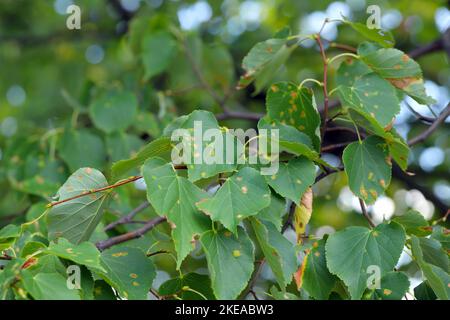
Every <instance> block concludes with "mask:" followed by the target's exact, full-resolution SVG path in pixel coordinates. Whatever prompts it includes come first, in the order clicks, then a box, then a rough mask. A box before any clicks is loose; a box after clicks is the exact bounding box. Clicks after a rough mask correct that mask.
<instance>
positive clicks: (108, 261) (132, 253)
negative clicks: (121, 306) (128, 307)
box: [100, 246, 156, 300]
mask: <svg viewBox="0 0 450 320" xmlns="http://www.w3.org/2000/svg"><path fill="white" fill-rule="evenodd" d="M101 264H102V266H103V268H104V269H105V270H106V272H101V273H100V275H101V276H102V278H103V279H104V280H105V281H106V282H108V283H109V284H110V285H111V286H113V287H114V289H116V290H117V293H118V294H119V295H120V296H121V297H124V298H126V299H129V300H145V299H147V294H148V291H149V290H150V288H151V285H152V283H153V279H154V278H155V276H156V271H155V266H154V265H153V263H152V262H151V260H150V259H149V258H147V256H146V255H145V254H144V252H142V251H141V250H139V249H136V248H131V247H119V246H117V247H113V248H111V249H107V250H105V251H103V252H102V254H101Z"/></svg>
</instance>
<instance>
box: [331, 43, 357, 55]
mask: <svg viewBox="0 0 450 320" xmlns="http://www.w3.org/2000/svg"><path fill="white" fill-rule="evenodd" d="M330 47H331V48H336V49H342V50H345V51H349V52H351V53H356V52H357V50H356V48H355V47H352V46H349V45H346V44H342V43H336V42H331V43H330Z"/></svg>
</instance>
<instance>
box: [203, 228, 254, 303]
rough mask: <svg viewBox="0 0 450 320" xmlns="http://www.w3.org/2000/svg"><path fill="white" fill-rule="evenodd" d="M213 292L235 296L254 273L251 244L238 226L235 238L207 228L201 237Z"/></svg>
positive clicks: (219, 295)
mask: <svg viewBox="0 0 450 320" xmlns="http://www.w3.org/2000/svg"><path fill="white" fill-rule="evenodd" d="M200 242H201V244H202V247H203V250H204V251H205V254H206V260H207V262H208V269H209V272H210V275H211V283H212V288H213V291H214V295H215V296H216V298H217V299H221V300H225V299H234V298H236V297H237V296H238V295H239V293H240V292H241V291H242V290H243V289H244V288H245V287H246V285H247V282H248V281H249V279H250V277H251V275H252V273H253V268H254V266H253V260H254V247H253V244H252V242H251V241H250V239H249V237H248V235H247V233H246V232H245V231H244V229H242V228H241V227H239V228H238V236H237V237H235V236H234V235H233V234H232V233H231V232H229V231H226V230H221V231H208V232H205V233H204V234H203V235H202V236H201V238H200Z"/></svg>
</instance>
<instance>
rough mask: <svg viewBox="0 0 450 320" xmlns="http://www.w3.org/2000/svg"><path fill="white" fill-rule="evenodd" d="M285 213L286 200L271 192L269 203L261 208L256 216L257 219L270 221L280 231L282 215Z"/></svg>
mask: <svg viewBox="0 0 450 320" xmlns="http://www.w3.org/2000/svg"><path fill="white" fill-rule="evenodd" d="M285 213H286V200H285V199H284V198H282V197H280V196H278V195H277V194H275V193H273V192H271V196H270V205H269V206H268V207H266V208H264V209H262V210H261V211H260V212H259V213H258V214H257V215H256V217H257V218H258V219H259V220H264V221H269V222H271V223H272V224H273V225H274V226H275V228H276V229H277V230H278V231H281V226H282V223H283V215H284V214H285Z"/></svg>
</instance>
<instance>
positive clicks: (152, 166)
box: [142, 158, 211, 268]
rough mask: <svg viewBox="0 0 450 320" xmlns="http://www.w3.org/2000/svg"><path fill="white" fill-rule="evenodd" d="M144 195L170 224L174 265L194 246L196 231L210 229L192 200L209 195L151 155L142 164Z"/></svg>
mask: <svg viewBox="0 0 450 320" xmlns="http://www.w3.org/2000/svg"><path fill="white" fill-rule="evenodd" d="M142 175H143V176H144V179H145V183H146V185H147V198H148V201H149V202H150V203H151V204H152V206H153V208H155V211H156V212H157V213H158V214H159V215H160V216H166V217H167V219H168V220H169V221H170V222H171V224H172V238H173V241H174V242H175V250H176V251H177V268H180V265H181V263H182V262H183V260H184V258H185V257H186V256H187V255H188V254H189V252H191V251H192V249H193V241H194V237H195V236H196V235H199V234H201V233H203V232H204V231H206V230H209V228H210V226H211V224H210V221H209V219H208V217H207V216H206V215H204V214H202V213H201V212H200V211H199V210H198V209H197V208H196V206H195V204H196V203H197V202H199V201H201V200H203V199H207V198H208V197H209V195H208V194H207V193H206V192H204V191H203V190H201V189H200V188H198V187H197V186H196V185H194V184H193V183H192V182H190V181H189V180H187V179H186V178H184V177H180V176H178V175H177V173H176V172H175V170H174V168H173V166H172V164H170V163H166V162H165V161H164V160H162V159H160V158H151V159H149V160H147V161H146V162H145V163H144V165H143V166H142Z"/></svg>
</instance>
